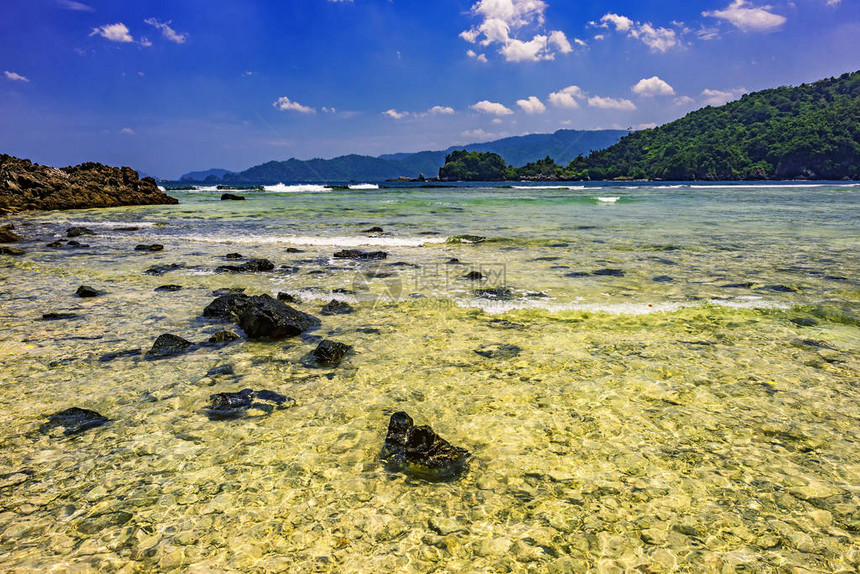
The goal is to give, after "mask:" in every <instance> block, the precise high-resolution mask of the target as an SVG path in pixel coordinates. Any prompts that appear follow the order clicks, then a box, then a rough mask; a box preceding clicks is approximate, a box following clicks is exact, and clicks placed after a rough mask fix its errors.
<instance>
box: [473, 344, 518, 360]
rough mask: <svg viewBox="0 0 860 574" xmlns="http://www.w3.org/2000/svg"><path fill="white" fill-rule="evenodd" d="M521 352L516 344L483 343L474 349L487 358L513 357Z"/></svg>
mask: <svg viewBox="0 0 860 574" xmlns="http://www.w3.org/2000/svg"><path fill="white" fill-rule="evenodd" d="M521 352H522V349H521V348H520V347H517V346H516V345H484V346H482V347H479V348H477V349H475V353H476V354H478V355H481V356H482V357H485V358H487V359H513V358H514V357H517V356H519V354H520V353H521Z"/></svg>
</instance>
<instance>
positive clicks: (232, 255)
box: [224, 253, 242, 260]
mask: <svg viewBox="0 0 860 574" xmlns="http://www.w3.org/2000/svg"><path fill="white" fill-rule="evenodd" d="M224 259H231V260H233V259H242V254H241V253H228V254H227V255H225V256H224Z"/></svg>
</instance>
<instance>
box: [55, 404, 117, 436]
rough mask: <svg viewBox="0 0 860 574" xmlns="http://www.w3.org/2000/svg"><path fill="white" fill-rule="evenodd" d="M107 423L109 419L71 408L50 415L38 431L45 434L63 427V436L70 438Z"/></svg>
mask: <svg viewBox="0 0 860 574" xmlns="http://www.w3.org/2000/svg"><path fill="white" fill-rule="evenodd" d="M107 422H110V419H108V418H106V417H103V416H102V415H100V414H99V413H97V412H96V411H91V410H89V409H81V408H78V407H72V408H69V409H66V410H63V411H60V412H58V413H55V414H52V415H50V416H49V417H48V422H46V423H44V424H43V425H42V426H40V427H39V431H40V432H42V433H46V434H47V433H49V432H51V430H52V429H54V428H55V427H63V429H64V430H63V434H64V435H66V436H72V435H76V434H80V433H82V432H84V431H88V430H90V429H93V428H96V427H100V426H102V425H103V424H105V423H107Z"/></svg>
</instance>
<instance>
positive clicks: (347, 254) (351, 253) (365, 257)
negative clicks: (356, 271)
mask: <svg viewBox="0 0 860 574" xmlns="http://www.w3.org/2000/svg"><path fill="white" fill-rule="evenodd" d="M334 257H335V259H355V260H358V261H371V260H375V259H385V258H386V257H388V253H386V252H385V251H360V250H358V249H344V250H342V251H338V252H337V253H335V254H334Z"/></svg>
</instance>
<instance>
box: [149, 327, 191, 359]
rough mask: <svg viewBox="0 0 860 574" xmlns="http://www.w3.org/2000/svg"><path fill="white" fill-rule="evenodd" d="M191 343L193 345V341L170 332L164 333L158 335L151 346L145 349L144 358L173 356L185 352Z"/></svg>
mask: <svg viewBox="0 0 860 574" xmlns="http://www.w3.org/2000/svg"><path fill="white" fill-rule="evenodd" d="M192 345H194V343H192V342H191V341H188V340H187V339H183V338H182V337H178V336H176V335H171V334H170V333H165V334H163V335H159V336H158V338H157V339H156V340H155V342H154V343H153V344H152V348H151V349H150V350H149V351H147V353H146V358H147V359H163V358H165V357H175V356H176V355H181V354H182V353H185V352H187V351H188V349H189V348H190V347H191V346H192Z"/></svg>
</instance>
